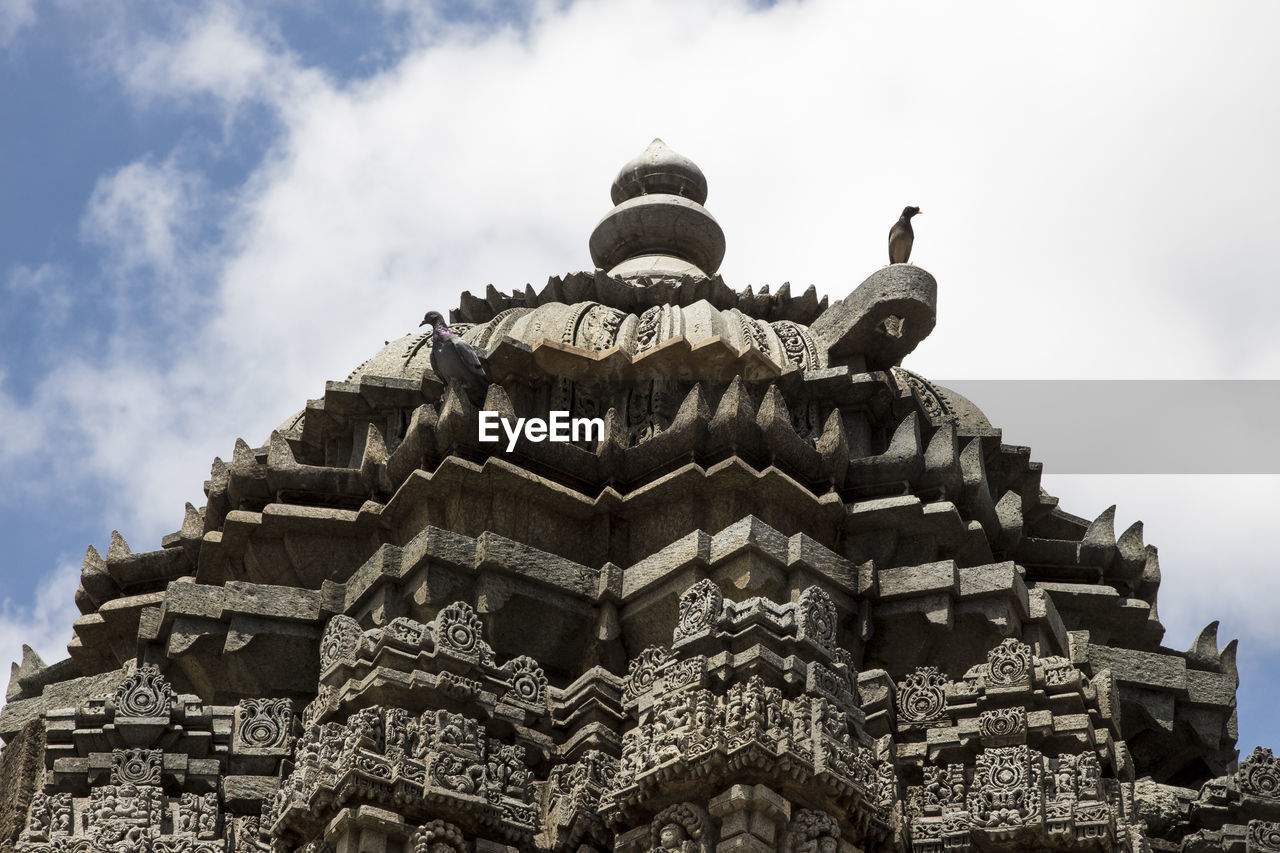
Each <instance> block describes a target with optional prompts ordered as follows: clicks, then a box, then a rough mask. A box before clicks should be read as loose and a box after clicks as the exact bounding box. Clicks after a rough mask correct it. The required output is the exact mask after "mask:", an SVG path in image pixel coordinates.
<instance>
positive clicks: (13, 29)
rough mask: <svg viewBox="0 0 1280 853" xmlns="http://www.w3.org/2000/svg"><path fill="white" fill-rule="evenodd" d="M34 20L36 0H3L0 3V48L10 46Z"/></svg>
mask: <svg viewBox="0 0 1280 853" xmlns="http://www.w3.org/2000/svg"><path fill="white" fill-rule="evenodd" d="M35 22H36V0H5V2H4V3H3V4H0V49H4V48H8V47H11V46H12V45H13V44H14V42H16V41H17V38H18V34H19V33H21V32H22V31H23V30H25V29H27V28H28V27H30V26H32V25H34V24H35Z"/></svg>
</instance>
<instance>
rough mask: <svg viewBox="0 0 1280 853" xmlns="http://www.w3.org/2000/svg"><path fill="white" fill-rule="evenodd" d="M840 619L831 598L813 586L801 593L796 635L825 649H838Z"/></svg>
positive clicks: (797, 607) (798, 602) (797, 611)
mask: <svg viewBox="0 0 1280 853" xmlns="http://www.w3.org/2000/svg"><path fill="white" fill-rule="evenodd" d="M839 622H840V617H839V614H838V613H837V612H836V606H835V603H834V602H832V600H831V596H829V595H827V594H826V592H824V591H823V590H822V589H820V588H819V587H816V586H811V587H809V588H808V589H806V590H805V591H804V592H802V593H800V600H799V601H797V602H796V628H797V631H796V635H797V636H798V637H800V638H801V639H806V640H811V641H813V642H815V643H817V644H818V645H819V646H822V647H823V648H825V649H834V648H835V647H836V634H837V632H838V631H839Z"/></svg>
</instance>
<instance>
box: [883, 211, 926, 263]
mask: <svg viewBox="0 0 1280 853" xmlns="http://www.w3.org/2000/svg"><path fill="white" fill-rule="evenodd" d="M919 212H920V208H918V207H904V208H902V215H901V216H899V217H898V221H897V222H895V223H894V224H893V227H892V228H890V229H889V263H891V264H905V263H906V262H907V258H909V257H911V244H912V243H913V242H915V239H916V235H915V232H914V231H912V230H911V217H913V216H915V215H916V214H917V213H919Z"/></svg>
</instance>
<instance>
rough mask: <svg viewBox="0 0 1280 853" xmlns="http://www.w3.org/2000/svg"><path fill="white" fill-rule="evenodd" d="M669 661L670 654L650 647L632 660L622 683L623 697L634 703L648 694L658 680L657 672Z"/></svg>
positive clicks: (655, 647)
mask: <svg viewBox="0 0 1280 853" xmlns="http://www.w3.org/2000/svg"><path fill="white" fill-rule="evenodd" d="M670 659H671V654H670V652H668V651H667V650H666V649H663V648H659V647H658V646H650V647H649V648H647V649H645V650H644V651H643V652H641V653H640V654H639V655H637V656H636V657H635V658H633V659H632V661H631V665H630V666H629V667H628V669H627V678H626V680H625V681H624V682H623V697H624V698H625V699H627V700H628V701H634V700H636V699H637V698H639V697H640V696H642V695H644V694H645V693H648V692H649V690H651V689H652V688H653V684H654V682H655V681H657V679H658V670H659V669H661V668H662V667H663V665H665V664H666V663H667V661H669V660H670Z"/></svg>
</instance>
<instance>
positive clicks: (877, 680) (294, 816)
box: [0, 141, 1280, 853]
mask: <svg viewBox="0 0 1280 853" xmlns="http://www.w3.org/2000/svg"><path fill="white" fill-rule="evenodd" d="M612 198H613V202H614V204H615V207H614V208H613V210H611V211H610V212H609V213H607V214H606V216H605V217H604V219H602V221H601V223H600V224H599V225H598V226H597V228H596V230H595V232H594V234H593V235H592V237H591V241H590V249H591V254H592V258H593V260H594V261H595V263H596V266H597V268H596V269H595V270H593V271H589V272H577V273H571V274H569V275H566V276H563V277H558V276H557V277H553V278H551V279H550V280H549V281H548V282H547V284H546V285H545V287H543V288H542V289H541V290H540V291H537V292H535V291H534V289H533V288H532V287H526V288H525V289H524V290H523V291H522V292H520V291H517V292H514V293H512V294H509V295H508V294H502V293H499V292H498V291H496V290H495V289H493V288H492V287H490V288H489V289H488V290H487V292H486V293H485V295H484V296H483V297H479V296H473V295H471V294H470V293H464V294H463V295H462V298H461V304H460V305H459V307H458V308H457V309H456V310H455V311H453V312H452V315H451V320H452V323H453V329H454V331H455V332H458V333H461V334H462V335H463V337H464V338H465V340H467V341H468V342H469V343H471V344H472V346H473V347H474V348H475V349H476V351H477V352H478V353H480V355H481V357H482V359H483V361H484V363H485V365H486V369H487V370H488V372H489V375H490V378H491V379H492V380H493V381H494V384H493V385H492V386H491V388H490V389H489V393H488V397H487V399H486V400H485V404H484V408H485V409H487V410H494V411H497V412H499V413H502V414H503V415H505V416H507V417H510V418H516V417H546V416H547V415H548V413H549V412H551V411H555V410H563V411H568V412H571V413H572V414H573V415H574V416H580V417H600V418H603V420H604V423H605V430H604V437H603V439H601V440H598V441H597V440H595V439H590V440H582V441H579V442H576V443H573V442H570V443H550V442H532V441H529V440H527V439H521V440H520V441H518V442H517V444H516V445H515V447H514V448H513V449H511V450H508V449H507V448H506V445H505V442H503V443H499V444H494V443H487V442H482V441H480V440H479V438H478V425H479V413H478V411H477V409H476V407H475V406H473V405H472V403H471V401H470V400H468V398H467V396H466V395H465V394H463V393H460V391H459V389H457V388H456V387H445V386H443V385H442V384H441V383H440V381H439V380H438V379H437V378H436V377H435V376H434V375H433V374H432V373H431V371H430V367H429V355H430V347H431V338H430V337H429V336H428V335H422V334H419V335H410V336H406V337H404V338H401V339H399V340H395V341H392V342H390V343H388V344H387V345H386V346H384V347H383V348H382V349H381V350H380V351H379V352H377V353H376V354H375V355H374V356H373V357H372V358H371V359H369V360H368V361H366V362H365V363H364V364H362V365H361V366H360V367H359V368H357V369H356V370H355V371H354V372H353V373H352V374H351V375H350V376H349V377H348V378H347V379H346V380H345V381H342V382H330V383H328V384H327V385H326V386H325V389H324V394H323V396H322V397H320V398H318V399H315V400H311V401H308V402H307V404H306V406H305V408H304V409H303V410H302V411H301V412H299V413H298V414H297V415H295V416H293V417H291V418H289V419H288V420H287V421H285V422H284V423H283V424H281V426H280V427H279V428H278V429H277V430H275V431H273V432H272V434H271V435H270V437H269V438H268V440H267V441H265V442H263V443H261V444H259V445H257V446H252V445H250V444H249V443H248V442H245V441H243V440H237V441H236V442H235V445H234V448H233V449H231V451H230V453H229V457H228V458H229V460H230V461H229V462H227V461H223V460H222V459H215V460H214V462H213V466H212V470H211V473H210V477H209V480H208V481H207V482H206V483H205V493H206V496H207V502H206V504H205V506H203V507H200V508H196V507H194V506H190V505H188V506H187V508H186V513H185V516H184V518H183V522H182V525H181V528H180V529H179V530H178V531H177V532H175V533H173V534H171V535H170V536H166V537H165V538H164V540H163V541H162V543H161V546H162V547H161V548H160V549H158V550H154V551H147V552H138V553H135V552H133V551H132V550H131V549H130V547H129V546H128V544H126V543H125V541H124V539H123V538H122V537H120V535H119V534H113V536H112V541H111V546H110V548H109V549H108V552H107V554H106V556H105V557H104V556H102V555H101V554H99V553H98V552H97V551H96V550H94V549H93V548H92V547H90V548H89V550H88V553H87V555H86V557H85V561H84V567H83V574H82V582H81V586H80V589H79V590H78V591H77V594H76V603H77V605H78V606H79V608H80V611H81V613H82V614H83V615H82V616H81V618H80V619H79V620H77V622H76V624H75V638H74V640H73V641H72V643H71V644H70V646H69V649H68V651H69V653H70V657H69V659H68V660H66V661H62V662H59V663H56V664H54V665H52V666H45V665H44V664H43V662H41V661H39V659H38V658H36V657H35V656H34V655H31V656H29V657H28V659H27V660H26V661H24V662H23V664H22V666H20V667H16V668H15V673H14V677H13V679H12V681H11V684H10V687H9V691H8V696H7V698H8V704H7V705H6V706H5V708H4V710H3V712H0V736H2V737H3V738H4V739H5V740H6V747H5V750H4V757H3V761H2V762H0V789H2V790H4V791H5V796H4V797H0V837H5V838H7V839H8V841H7V842H6V843H7V844H8V845H10V846H13V845H16V847H17V849H19V850H21V851H25V853H51V851H64V850H75V851H79V850H88V849H93V850H99V849H100V850H110V851H120V853H161V851H164V852H165V853H171V852H172V853H177V851H182V853H189V851H190V853H195V851H199V853H224V851H225V852H226V853H229V852H230V851H265V850H266V849H268V848H271V849H273V850H277V851H285V850H294V849H299V848H305V849H307V850H309V851H313V852H314V853H319V851H322V850H328V849H331V848H332V849H334V850H348V849H350V850H356V849H360V850H377V851H388V853H396V851H401V850H405V851H408V850H409V849H412V850H414V851H415V853H416V851H424V853H425V851H427V850H430V851H431V853H444V852H445V851H446V850H451V851H455V852H456V853H472V851H474V853H481V851H498V850H505V849H519V850H532V849H537V850H542V851H552V850H555V851H565V852H566V853H575V851H581V850H582V849H583V848H584V847H585V848H587V849H588V850H593V851H605V850H608V849H616V850H618V851H622V853H631V851H636V853H639V851H650V850H653V851H657V850H658V849H659V848H661V849H662V850H670V851H675V850H679V851H682V853H684V851H688V853H692V851H694V850H698V851H707V853H710V851H712V850H715V851H717V853H728V851H736V850H739V849H744V850H745V849H750V850H761V851H764V850H777V851H785V853H791V851H793V850H794V851H799V850H805V851H808V850H810V849H814V850H818V849H821V850H822V851H825V853H834V851H836V850H840V851H857V850H862V851H873V850H874V851H889V850H913V851H934V850H944V849H945V850H954V851H961V850H983V851H991V850H1010V851H1013V850H1111V849H1124V850H1149V849H1166V850H1175V849H1179V847H1180V846H1181V848H1182V849H1185V850H1202V849H1203V850H1207V849H1224V850H1245V849H1246V848H1247V849H1250V850H1254V849H1259V850H1278V849H1280V824H1277V823H1275V822H1274V821H1280V785H1278V784H1276V779H1277V778H1280V777H1277V775H1276V771H1275V767H1274V761H1273V759H1271V756H1270V753H1269V752H1266V753H1265V754H1264V753H1261V752H1259V753H1255V754H1254V755H1253V756H1252V757H1251V758H1250V759H1249V760H1248V761H1247V762H1246V763H1245V764H1244V765H1242V766H1241V767H1240V769H1239V772H1238V773H1237V772H1236V767H1235V759H1236V751H1235V739H1236V730H1235V689H1236V687H1237V684H1238V678H1237V674H1236V669H1235V646H1234V643H1232V644H1230V645H1228V646H1227V647H1226V649H1224V650H1221V651H1220V650H1219V649H1218V647H1217V643H1216V637H1215V633H1214V631H1215V628H1216V626H1210V628H1208V629H1206V632H1205V633H1204V634H1202V636H1201V637H1200V638H1198V639H1197V641H1196V643H1195V644H1194V645H1193V647H1192V648H1191V649H1190V650H1189V651H1187V652H1178V651H1175V650H1172V649H1169V648H1167V647H1164V646H1162V645H1161V640H1162V637H1163V628H1162V627H1161V625H1160V622H1159V618H1158V614H1157V611H1156V596H1157V592H1158V588H1159V583H1160V569H1159V561H1158V557H1157V553H1156V550H1155V548H1154V547H1152V546H1150V545H1147V544H1145V543H1144V541H1143V538H1142V528H1141V524H1140V523H1139V524H1136V525H1134V526H1133V527H1131V528H1129V529H1128V530H1126V531H1124V532H1122V533H1121V534H1120V535H1119V536H1117V535H1116V533H1115V530H1114V524H1113V522H1114V517H1113V510H1108V511H1107V512H1105V513H1103V515H1102V516H1100V517H1099V518H1097V519H1095V520H1093V521H1088V520H1085V519H1080V518H1077V517H1075V516H1073V515H1070V514H1069V513H1066V512H1064V511H1063V510H1062V509H1060V508H1059V507H1058V506H1057V500H1056V499H1055V498H1053V497H1051V496H1049V495H1047V494H1046V493H1045V492H1044V490H1043V489H1042V488H1041V487H1040V473H1041V468H1040V465H1039V463H1036V462H1032V461H1031V458H1030V451H1029V450H1028V449H1027V448H1024V447H1015V446H1010V445H1006V444H1004V443H1003V442H1002V440H1001V434H1000V431H999V430H998V429H996V428H994V427H992V426H991V424H990V423H988V421H987V419H986V418H985V416H984V415H983V414H982V412H981V411H980V410H979V409H978V408H977V407H976V406H975V405H974V404H973V403H971V402H970V401H968V400H965V399H964V398H963V397H961V396H959V395H958V394H955V393H954V392H952V391H950V390H948V389H946V388H943V387H941V386H939V385H937V384H935V383H933V382H931V381H930V380H928V379H926V378H924V377H922V376H919V375H918V374H916V373H913V372H911V371H910V370H908V369H906V368H904V367H903V366H902V362H903V360H904V358H906V357H907V356H908V355H909V354H910V353H911V352H912V350H913V349H914V348H915V347H916V346H917V345H918V344H919V342H920V341H921V340H923V339H924V338H925V337H926V336H927V335H928V334H929V332H930V331H931V330H932V328H933V325H934V322H935V310H936V297H937V284H936V282H935V281H934V279H933V277H932V276H931V275H929V273H927V272H926V271H924V270H922V269H920V268H918V267H914V266H910V265H905V264H899V265H892V266H889V267H885V268H883V269H879V270H876V271H874V272H872V273H871V275H870V276H869V277H868V278H867V279H866V280H865V281H864V282H863V283H862V284H861V285H859V286H858V287H857V288H856V289H855V290H854V291H853V292H852V293H851V294H849V295H848V296H847V297H845V298H844V299H841V300H840V301H838V302H836V303H835V304H831V305H828V304H827V301H826V300H825V299H823V300H821V301H819V300H818V299H817V297H816V293H815V291H814V289H813V288H812V287H811V288H809V289H808V290H807V291H805V292H804V293H803V294H801V295H799V296H793V295H792V294H791V289H790V287H789V285H783V286H782V287H780V288H778V289H777V290H776V291H773V292H770V290H769V288H763V289H761V290H760V291H754V290H753V289H751V288H747V289H745V290H743V291H738V292H735V291H734V290H732V289H731V288H730V287H729V286H728V285H727V284H726V283H725V282H724V281H723V280H721V279H720V278H719V277H718V276H717V275H716V269H717V267H718V266H719V263H720V260H721V258H722V256H723V254H724V250H725V239H724V234H723V232H722V231H721V229H720V227H719V225H718V224H716V222H715V219H714V218H713V217H712V216H711V214H710V213H709V212H708V211H707V209H706V208H705V207H703V205H704V204H705V202H706V200H707V185H706V179H705V177H704V176H703V175H702V173H701V172H700V171H699V170H698V169H697V167H696V166H694V165H693V164H692V163H691V162H690V161H688V160H687V159H685V158H683V157H680V156H679V155H676V154H674V153H673V152H671V151H670V149H668V148H666V146H664V145H662V144H661V142H660V141H655V142H654V144H653V145H651V146H650V147H649V149H647V150H646V151H645V152H644V153H643V154H642V155H641V156H640V157H639V158H637V159H636V160H635V161H632V162H631V163H629V164H627V165H626V166H625V167H624V168H623V170H622V172H621V173H620V174H619V176H618V179H617V180H616V181H615V182H614V186H613V192H612ZM1215 845H1216V846H1215Z"/></svg>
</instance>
